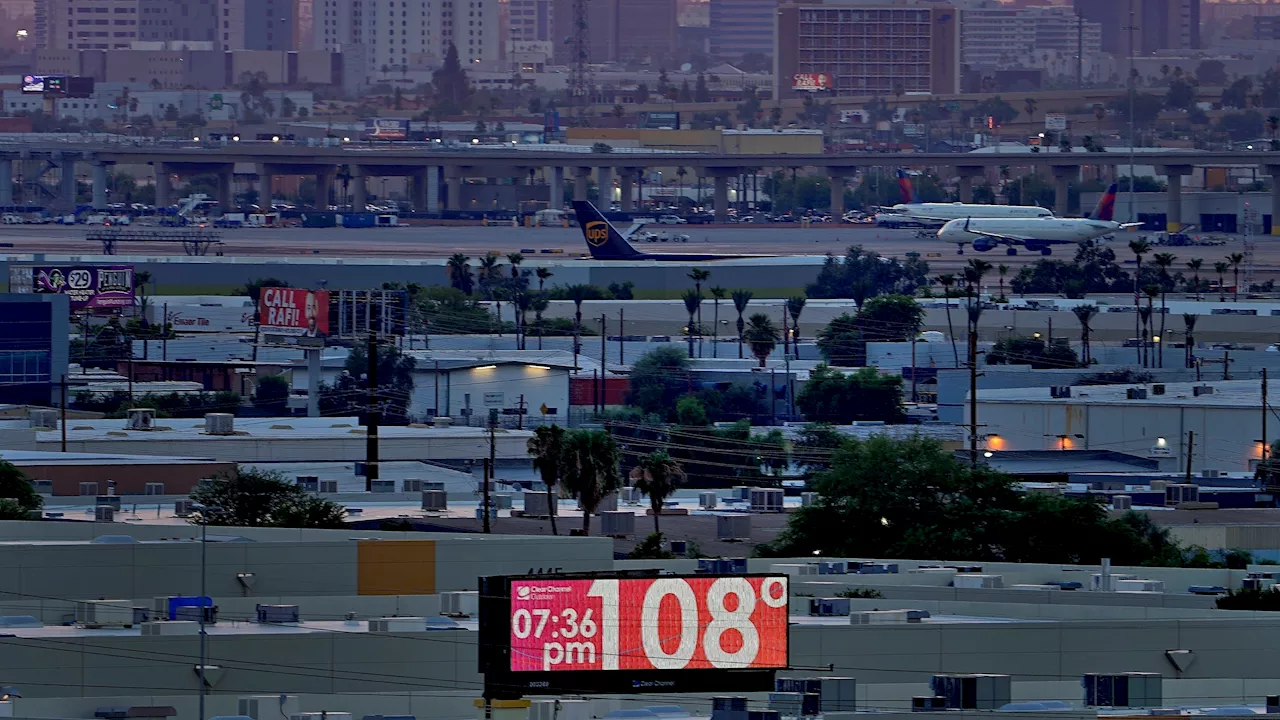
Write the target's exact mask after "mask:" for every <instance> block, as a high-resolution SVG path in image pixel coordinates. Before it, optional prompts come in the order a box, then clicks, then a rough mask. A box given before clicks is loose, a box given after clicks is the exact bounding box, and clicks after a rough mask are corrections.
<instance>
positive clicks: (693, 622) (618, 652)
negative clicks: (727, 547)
mask: <svg viewBox="0 0 1280 720" xmlns="http://www.w3.org/2000/svg"><path fill="white" fill-rule="evenodd" d="M511 589H512V611H511V669H512V670H513V671H551V670H684V669H747V668H781V667H786V664H787V637H786V633H787V603H788V596H787V578H786V577H784V576H779V577H720V578H697V577H694V578H657V579H614V578H610V579H597V580H564V581H554V580H538V581H514V582H513V583H512V588H511Z"/></svg>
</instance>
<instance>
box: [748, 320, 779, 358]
mask: <svg viewBox="0 0 1280 720" xmlns="http://www.w3.org/2000/svg"><path fill="white" fill-rule="evenodd" d="M742 339H743V340H745V341H746V342H747V343H748V344H749V345H751V354H752V355H755V356H756V359H757V360H759V361H760V367H764V365H765V361H766V360H768V359H769V353H772V352H773V349H774V348H776V347H778V328H776V327H774V325H773V320H771V319H770V318H769V316H768V315H765V314H764V313H756V314H754V315H752V316H751V319H750V320H748V321H747V327H746V330H745V331H744V332H743V334H742Z"/></svg>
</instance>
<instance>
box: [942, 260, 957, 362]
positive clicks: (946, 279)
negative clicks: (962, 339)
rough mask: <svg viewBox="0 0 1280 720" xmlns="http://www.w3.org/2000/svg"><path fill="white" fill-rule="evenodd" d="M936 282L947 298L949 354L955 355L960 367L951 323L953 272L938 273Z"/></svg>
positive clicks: (954, 277)
mask: <svg viewBox="0 0 1280 720" xmlns="http://www.w3.org/2000/svg"><path fill="white" fill-rule="evenodd" d="M938 284H939V285H941V286H942V292H943V294H944V295H945V296H946V299H947V302H946V306H947V336H948V337H950V338H951V354H952V355H953V356H955V361H956V367H960V351H959V350H957V349H956V331H955V328H954V327H952V325H951V288H952V286H954V285H955V284H956V276H955V275H954V274H953V273H944V274H942V275H939V276H938Z"/></svg>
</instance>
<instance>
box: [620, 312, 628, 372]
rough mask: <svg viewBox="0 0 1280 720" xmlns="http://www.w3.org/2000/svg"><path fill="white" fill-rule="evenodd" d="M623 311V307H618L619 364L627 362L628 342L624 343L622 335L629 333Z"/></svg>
mask: <svg viewBox="0 0 1280 720" xmlns="http://www.w3.org/2000/svg"><path fill="white" fill-rule="evenodd" d="M623 312H624V310H623V308H618V364H619V365H625V364H626V362H627V360H626V357H625V355H626V343H624V342H623V339H622V337H623V336H624V335H626V334H627V331H626V326H625V325H624V324H623V323H624V321H625V317H626V316H625V315H623Z"/></svg>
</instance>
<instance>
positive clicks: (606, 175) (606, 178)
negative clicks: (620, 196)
mask: <svg viewBox="0 0 1280 720" xmlns="http://www.w3.org/2000/svg"><path fill="white" fill-rule="evenodd" d="M596 187H597V188H599V189H600V209H601V210H603V211H605V212H609V206H610V205H611V204H612V203H613V168H612V167H603V166H602V167H598V168H596Z"/></svg>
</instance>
